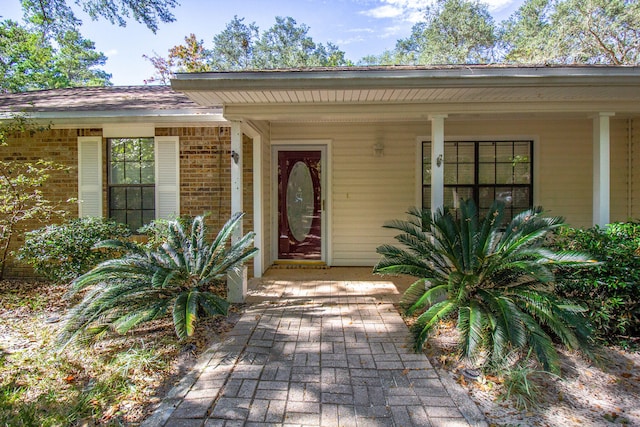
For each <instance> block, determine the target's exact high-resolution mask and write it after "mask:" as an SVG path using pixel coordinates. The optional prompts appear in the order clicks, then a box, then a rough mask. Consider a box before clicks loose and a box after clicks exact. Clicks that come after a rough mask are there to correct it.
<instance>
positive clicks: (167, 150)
mask: <svg viewBox="0 0 640 427" xmlns="http://www.w3.org/2000/svg"><path fill="white" fill-rule="evenodd" d="M155 143H156V147H155V148H156V149H155V156H156V218H162V219H169V218H174V217H176V216H178V215H180V146H179V138H178V137H177V136H156V137H155Z"/></svg>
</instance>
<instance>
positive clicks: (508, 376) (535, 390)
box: [498, 359, 549, 410]
mask: <svg viewBox="0 0 640 427" xmlns="http://www.w3.org/2000/svg"><path fill="white" fill-rule="evenodd" d="M500 373H501V375H502V378H503V384H502V385H503V388H502V392H501V393H500V395H499V396H498V399H499V400H502V401H506V400H510V401H512V402H513V404H514V406H515V407H516V408H517V409H519V410H530V409H531V408H533V407H535V406H538V401H539V400H538V396H539V394H540V391H541V390H540V386H539V385H538V384H537V383H536V382H535V378H534V377H536V376H540V375H543V374H546V375H549V372H544V371H539V370H537V369H536V368H535V366H533V365H532V364H531V363H529V361H528V360H527V359H525V360H519V361H518V362H516V363H515V364H514V365H512V366H509V367H507V368H506V369H502V370H501V372H500Z"/></svg>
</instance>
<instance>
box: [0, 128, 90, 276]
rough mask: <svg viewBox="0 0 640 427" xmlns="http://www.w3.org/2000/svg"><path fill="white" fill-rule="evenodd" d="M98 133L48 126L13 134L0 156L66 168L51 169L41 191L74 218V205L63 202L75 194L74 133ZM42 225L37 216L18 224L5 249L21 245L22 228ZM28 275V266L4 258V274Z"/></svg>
mask: <svg viewBox="0 0 640 427" xmlns="http://www.w3.org/2000/svg"><path fill="white" fill-rule="evenodd" d="M100 132H101V131H100V130H93V129H52V130H46V131H42V132H37V133H35V134H33V135H32V134H30V133H29V132H22V133H16V134H13V135H11V136H9V138H8V140H7V145H6V146H4V147H0V158H2V159H3V160H16V161H25V162H36V161H38V160H39V159H42V160H50V161H54V162H56V163H59V164H62V165H64V166H66V167H68V168H69V169H68V170H67V171H54V172H52V173H51V174H50V177H49V179H48V180H47V182H46V184H45V185H44V187H43V188H42V192H43V195H44V197H45V198H46V199H48V200H50V201H52V202H54V203H57V204H60V205H61V206H63V207H64V208H65V209H66V210H68V212H69V216H72V217H74V216H77V215H78V208H77V205H76V204H75V203H66V201H67V200H68V199H70V198H77V197H78V136H91V135H100ZM44 225H46V224H44V223H43V222H42V221H41V220H37V219H34V220H29V221H25V222H22V223H20V224H19V226H18V230H17V231H18V233H17V234H16V235H15V237H14V239H13V241H12V244H11V246H10V248H9V250H16V249H18V248H19V247H20V246H22V244H23V243H24V236H23V233H24V232H25V231H28V230H33V229H35V228H39V227H42V226H44ZM32 275H33V273H32V272H31V269H30V268H28V267H26V266H24V265H21V264H18V263H16V262H14V261H13V260H11V259H10V260H8V262H7V266H6V271H5V277H25V276H32Z"/></svg>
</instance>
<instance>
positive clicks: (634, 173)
mask: <svg viewBox="0 0 640 427" xmlns="http://www.w3.org/2000/svg"><path fill="white" fill-rule="evenodd" d="M631 158H632V159H633V162H632V169H631V200H632V209H631V217H632V218H633V219H635V220H638V219H640V117H635V118H634V119H633V120H632V122H631Z"/></svg>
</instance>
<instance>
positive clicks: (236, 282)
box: [227, 121, 247, 303]
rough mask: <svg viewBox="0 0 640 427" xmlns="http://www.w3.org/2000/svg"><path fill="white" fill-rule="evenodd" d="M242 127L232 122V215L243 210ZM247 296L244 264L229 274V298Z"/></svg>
mask: <svg viewBox="0 0 640 427" xmlns="http://www.w3.org/2000/svg"><path fill="white" fill-rule="evenodd" d="M243 154H244V153H243V152H242V129H241V123H240V122H237V121H234V122H231V158H230V161H231V215H234V214H236V213H237V212H242V211H243V209H244V207H243V203H242V197H243V185H242V157H243ZM243 234H244V233H243V227H242V222H241V223H240V226H239V227H238V228H237V229H236V230H235V232H234V233H233V235H232V236H231V242H232V243H235V242H237V241H238V240H240V239H241V238H242V236H243ZM246 296H247V267H246V266H243V267H242V269H241V270H240V271H239V272H230V273H229V274H228V275H227V299H228V300H229V302H235V303H239V302H244V299H245V298H246Z"/></svg>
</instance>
